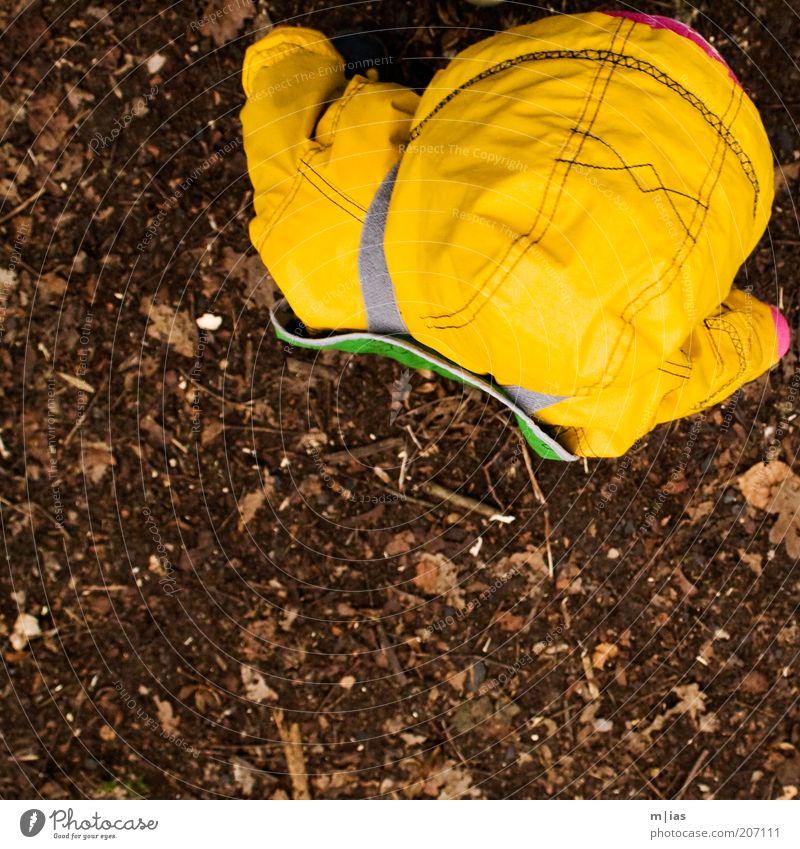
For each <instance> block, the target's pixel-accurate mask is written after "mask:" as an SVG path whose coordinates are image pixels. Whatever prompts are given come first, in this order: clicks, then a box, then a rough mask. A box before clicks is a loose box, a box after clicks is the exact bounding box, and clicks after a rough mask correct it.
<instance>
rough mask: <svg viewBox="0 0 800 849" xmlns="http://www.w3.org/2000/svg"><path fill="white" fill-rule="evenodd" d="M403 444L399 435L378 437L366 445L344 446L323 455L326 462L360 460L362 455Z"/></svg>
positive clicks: (367, 455) (369, 454)
mask: <svg viewBox="0 0 800 849" xmlns="http://www.w3.org/2000/svg"><path fill="white" fill-rule="evenodd" d="M404 444H405V442H404V440H403V439H402V438H401V437H399V436H391V437H389V438H388V439H379V440H378V441H377V442H372V443H369V444H367V445H359V446H358V448H345V449H344V451H334V452H333V454H328V455H327V456H326V457H325V462H326V463H338V462H341V461H342V460H345V461H346V460H360V459H362V458H363V457H369V456H371V455H372V454H377V453H379V452H381V451H391V450H393V449H395V448H402V447H403V445H404Z"/></svg>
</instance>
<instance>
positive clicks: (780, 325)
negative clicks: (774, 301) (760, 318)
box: [770, 307, 792, 360]
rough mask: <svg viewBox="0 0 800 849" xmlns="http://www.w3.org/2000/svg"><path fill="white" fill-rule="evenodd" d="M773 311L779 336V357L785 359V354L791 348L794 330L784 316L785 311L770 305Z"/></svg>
mask: <svg viewBox="0 0 800 849" xmlns="http://www.w3.org/2000/svg"><path fill="white" fill-rule="evenodd" d="M770 312H771V313H772V321H773V322H774V323H775V333H776V335H777V337H778V359H779V360H780V359H783V356H784V354H785V353H786V352H787V351H788V350H789V345H790V344H791V342H792V332H791V331H790V330H789V323H788V322H787V321H786V319H785V318H784V316H783V313H781V311H780V310H779V309H778V308H777V307H770Z"/></svg>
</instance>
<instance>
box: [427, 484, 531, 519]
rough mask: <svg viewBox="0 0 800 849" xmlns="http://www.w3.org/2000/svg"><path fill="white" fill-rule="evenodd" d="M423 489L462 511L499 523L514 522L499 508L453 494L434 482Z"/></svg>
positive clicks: (511, 517) (465, 496) (466, 496)
mask: <svg viewBox="0 0 800 849" xmlns="http://www.w3.org/2000/svg"><path fill="white" fill-rule="evenodd" d="M422 489H423V490H424V491H425V492H427V493H428V495H432V496H433V497H434V498H441V499H442V501H446V502H447V503H449V504H452V505H454V506H455V507H460V508H461V509H462V510H469V511H473V510H474V511H475V512H476V513H480V515H481V516H485V517H486V518H487V519H490V520H491V519H494V520H495V521H499V522H513V521H514V517H513V516H504V515H502V513H501V512H500V508H499V507H492V506H491V505H489V504H484V502H483V501H476V500H475V499H474V498H470V497H469V496H468V495H459V494H458V493H457V492H452V491H451V490H449V489H447V487H444V486H442V485H441V484H438V483H433V481H429V482H428V483H426V484H424V485H423V486H422Z"/></svg>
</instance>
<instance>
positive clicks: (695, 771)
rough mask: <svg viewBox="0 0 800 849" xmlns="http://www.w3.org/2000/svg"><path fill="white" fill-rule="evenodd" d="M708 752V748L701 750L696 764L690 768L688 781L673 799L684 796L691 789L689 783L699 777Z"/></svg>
mask: <svg viewBox="0 0 800 849" xmlns="http://www.w3.org/2000/svg"><path fill="white" fill-rule="evenodd" d="M708 754H709V750H708V749H703V751H702V752H700V756H699V757H698V758H697V760H696V761H695V762H694V766H693V767H692V768H691V769H690V770H689V775H687V776H686V781H684V782H683V784H682V785H681V789H680V790H679V791H678V792H677V793H676V794H675V795H674V796H673V797H672V798H673V799H680V798H681V796H683V794H684V793H685V792H686V791H687V790H688V789H689V785H690V784H691V783H692V782H693V781H694V780H695V778H697V775H698V773H699V772H700V770H701V769H702V768H703V765H704V764H705V762H706V758H707V757H708Z"/></svg>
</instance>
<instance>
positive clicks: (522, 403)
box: [503, 383, 568, 413]
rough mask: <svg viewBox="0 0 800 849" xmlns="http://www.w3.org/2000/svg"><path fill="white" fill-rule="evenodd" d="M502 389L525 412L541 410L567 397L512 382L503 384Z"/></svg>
mask: <svg viewBox="0 0 800 849" xmlns="http://www.w3.org/2000/svg"><path fill="white" fill-rule="evenodd" d="M503 389H504V390H505V391H506V392H507V393H508V394H509V396H510V397H511V399H512V400H513V401H514V403H515V404H516V405H517V406H518V407H522V409H523V410H525V412H526V413H535V412H536V411H537V410H543V409H544V408H545V407H550V406H552V405H553V404H557V403H558V402H559V401H563V400H564V399H565V398H567V397H568V396H566V395H548V394H546V393H545V392H532V391H531V390H530V389H524V388H523V387H522V386H515V385H514V384H513V383H505V384H503Z"/></svg>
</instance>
